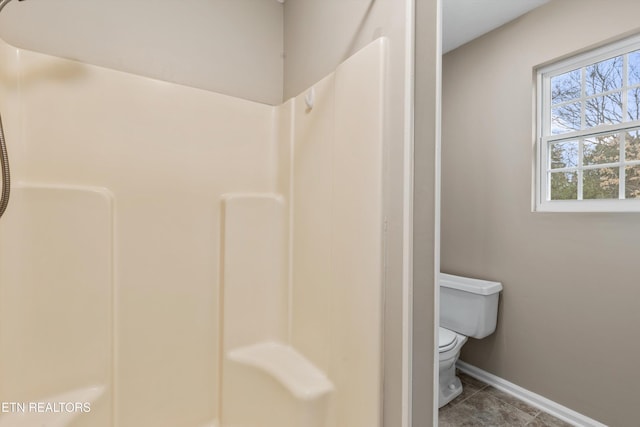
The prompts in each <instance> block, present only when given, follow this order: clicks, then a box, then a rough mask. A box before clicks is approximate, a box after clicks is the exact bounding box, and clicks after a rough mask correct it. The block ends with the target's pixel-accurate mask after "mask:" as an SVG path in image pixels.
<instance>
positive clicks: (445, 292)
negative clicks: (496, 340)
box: [438, 273, 502, 408]
mask: <svg viewBox="0 0 640 427" xmlns="http://www.w3.org/2000/svg"><path fill="white" fill-rule="evenodd" d="M501 290H502V284H500V283H498V282H489V281H486V280H478V279H470V278H468V277H460V276H453V275H451V274H444V273H440V333H439V337H438V339H439V341H438V343H439V352H440V394H439V396H438V407H439V408H441V407H443V406H444V405H446V404H447V403H449V402H450V401H452V400H453V399H455V398H456V397H457V396H458V395H459V394H460V393H462V383H461V382H460V378H458V377H456V361H457V360H458V356H460V349H461V348H462V346H463V345H464V343H465V342H467V337H472V338H484V337H486V336H487V335H491V334H492V333H493V331H495V330H496V321H497V317H498V297H499V294H500V291H501Z"/></svg>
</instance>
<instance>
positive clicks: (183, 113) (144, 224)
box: [0, 38, 388, 427]
mask: <svg viewBox="0 0 640 427" xmlns="http://www.w3.org/2000/svg"><path fill="white" fill-rule="evenodd" d="M387 49H388V47H387V41H386V40H385V39H383V38H381V39H377V40H375V41H374V42H372V43H371V44H369V45H368V46H366V47H365V48H364V49H362V50H361V51H359V52H358V53H356V54H355V55H354V56H353V57H351V58H349V59H348V60H347V61H346V62H344V63H343V64H341V65H339V66H338V68H337V69H336V70H335V72H333V73H331V74H330V75H328V76H327V77H325V78H324V79H322V80H321V81H319V82H317V83H316V84H314V85H313V92H314V94H315V96H314V97H313V98H315V99H314V100H313V101H314V102H313V103H312V104H313V105H311V106H309V105H308V104H307V102H305V98H306V97H307V95H308V94H309V93H311V91H310V90H309V91H305V92H304V93H301V94H300V95H298V96H296V97H295V98H292V99H290V100H289V101H287V102H285V103H284V104H282V105H279V106H271V105H265V104H261V103H256V102H251V101H247V100H243V99H239V98H234V97H230V96H226V95H220V94H217V93H213V92H208V91H203V90H198V89H193V88H189V87H185V86H180V85H177V84H170V83H162V84H158V82H157V81H154V80H152V79H149V78H145V77H140V76H136V75H132V74H127V73H123V72H117V71H113V70H109V69H107V68H101V67H95V66H91V65H87V64H82V63H78V62H74V61H67V60H64V59H60V58H53V57H50V56H46V55H41V54H38V53H35V52H31V51H20V54H19V55H16V49H15V48H12V47H10V46H8V45H6V44H4V43H0V69H2V71H3V73H0V78H2V76H6V75H8V74H10V73H15V74H16V75H19V78H15V79H13V78H9V79H7V82H8V84H9V85H10V84H14V85H15V86H16V87H11V88H10V89H11V90H6V91H5V93H3V96H2V98H0V103H1V105H0V106H1V107H3V108H4V109H5V110H6V109H7V106H9V105H20V109H19V110H18V113H16V114H13V112H12V114H10V115H8V116H6V118H5V119H6V126H7V128H8V129H14V128H19V127H20V126H21V125H23V124H24V123H26V126H28V129H27V130H26V131H25V132H24V134H23V137H22V138H20V139H19V140H14V139H13V138H12V140H11V141H9V143H10V144H11V147H17V149H16V150H15V152H16V153H17V154H19V155H16V157H15V159H13V163H14V165H16V166H17V167H14V186H13V190H12V202H11V208H10V209H8V210H7V211H6V214H5V216H4V217H3V219H2V221H0V293H1V294H2V296H3V298H1V299H0V349H1V350H0V378H2V381H1V382H0V401H21V402H22V401H24V402H30V401H36V402H59V401H71V402H74V401H82V402H88V403H90V405H91V411H90V412H84V413H81V412H75V413H68V414H64V415H63V414H51V413H50V414H42V413H34V414H0V427H6V426H12V427H13V426H16V425H41V424H43V425H50V424H53V423H55V425H59V426H61V427H64V426H67V425H69V426H71V425H73V426H74V427H113V426H114V425H117V426H119V427H133V426H135V427H158V426H177V425H180V426H185V427H213V426H217V427H225V426H231V425H243V426H255V427H342V426H349V427H369V426H373V425H379V423H380V410H379V408H380V407H381V396H382V378H381V372H382V271H381V268H380V262H381V259H382V258H383V256H382V233H383V214H382V206H383V203H382V182H383V179H382V173H383V172H382V171H383V166H382V165H383V153H384V147H383V146H384V144H383V135H384V132H383V125H382V124H383V123H384V122H385V120H384V117H383V114H384V108H382V105H384V94H385V86H384V82H385V67H384V64H385V58H386V55H387ZM29 67H34V68H37V69H39V70H54V71H55V70H59V69H63V70H64V71H65V72H64V73H60V74H58V75H57V77H58V78H55V79H47V78H46V73H38V74H37V75H36V73H29V72H26V71H28V70H29ZM29 79H33V80H29ZM36 79H37V84H32V83H34V82H35V81H36ZM12 82H13V83H12ZM3 90H4V89H3ZM311 98H312V97H308V99H309V100H310V99H311ZM53 100H55V103H56V108H55V109H52V108H50V106H51V103H52V102H53ZM123 101H125V102H123ZM310 107H312V108H310ZM23 115H24V117H28V121H24V120H23V119H24V117H23ZM168 117H170V118H171V120H167V118H168ZM105 123H109V124H110V125H109V126H105ZM176 141H180V143H179V144H176ZM22 144H24V146H23V145H22ZM11 147H10V148H11ZM24 147H28V150H25V149H24ZM186 189H187V190H186ZM158 212H162V215H158ZM45 355H46V356H45ZM294 368H295V369H294ZM158 402H170V404H162V405H160V404H158ZM29 417H31V418H29ZM52 417H57V418H55V419H53V418H52ZM25 423H26V424H25Z"/></svg>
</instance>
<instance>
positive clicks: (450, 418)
mask: <svg viewBox="0 0 640 427" xmlns="http://www.w3.org/2000/svg"><path fill="white" fill-rule="evenodd" d="M458 376H459V377H460V380H462V385H463V387H464V388H463V389H462V394H461V395H460V396H458V397H456V398H455V399H454V400H452V401H451V402H450V403H449V404H448V405H446V406H444V407H442V408H440V412H439V414H438V424H439V426H440V427H467V426H469V427H471V426H473V427H480V426H487V427H488V426H491V427H519V426H527V427H571V424H568V423H566V422H564V421H562V420H559V419H557V418H555V417H553V416H551V415H549V414H547V413H545V412H542V411H540V410H539V409H537V408H534V407H532V406H529V405H528V404H526V403H524V402H522V401H520V400H518V399H516V398H515V397H513V396H511V395H509V394H506V393H504V392H502V391H500V390H498V389H496V388H493V387H491V386H490V385H487V384H485V383H483V382H482V381H479V380H477V379H475V378H473V377H470V376H469V375H466V374H464V373H462V372H458Z"/></svg>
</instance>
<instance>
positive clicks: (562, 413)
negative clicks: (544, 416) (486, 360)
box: [456, 360, 607, 427]
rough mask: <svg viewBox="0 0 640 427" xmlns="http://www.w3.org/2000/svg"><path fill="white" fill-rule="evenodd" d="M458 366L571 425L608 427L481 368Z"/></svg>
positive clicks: (465, 364) (464, 363)
mask: <svg viewBox="0 0 640 427" xmlns="http://www.w3.org/2000/svg"><path fill="white" fill-rule="evenodd" d="M456 366H457V367H458V369H460V370H461V371H462V372H464V373H465V374H468V375H470V376H472V377H474V378H477V379H479V380H480V381H483V382H485V383H487V384H489V385H491V386H493V387H495V388H497V389H498V390H501V391H504V392H505V393H508V394H510V395H512V396H514V397H516V398H518V399H520V400H522V401H523V402H526V403H528V404H529V405H531V406H534V407H536V408H538V409H540V410H542V411H544V412H546V413H548V414H551V415H553V416H554V417H556V418H559V419H561V420H562V421H565V422H567V423H569V424H571V425H574V426H577V427H607V426H606V425H605V424H602V423H601V422H598V421H596V420H594V419H591V418H589V417H587V416H585V415H582V414H580V413H578V412H576V411H574V410H571V409H569V408H567V407H566V406H562V405H560V404H559V403H556V402H554V401H552V400H549V399H547V398H546V397H543V396H540V395H539V394H536V393H534V392H532V391H529V390H526V389H524V388H522V387H520V386H518V385H515V384H513V383H511V382H509V381H507V380H504V379H502V378H500V377H497V376H495V375H493V374H490V373H489V372H487V371H483V370H482V369H480V368H476V367H475V366H473V365H469V364H468V363H466V362H463V361H461V360H458V362H457V364H456Z"/></svg>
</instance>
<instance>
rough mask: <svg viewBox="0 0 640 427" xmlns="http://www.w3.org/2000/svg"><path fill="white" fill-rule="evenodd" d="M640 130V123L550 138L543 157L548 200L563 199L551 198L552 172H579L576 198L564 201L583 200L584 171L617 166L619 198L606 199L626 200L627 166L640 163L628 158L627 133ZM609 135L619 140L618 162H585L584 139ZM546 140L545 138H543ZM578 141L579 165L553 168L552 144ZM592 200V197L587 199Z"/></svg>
mask: <svg viewBox="0 0 640 427" xmlns="http://www.w3.org/2000/svg"><path fill="white" fill-rule="evenodd" d="M634 131H640V124H638V125H636V126H631V127H629V126H625V127H624V129H621V130H617V131H611V130H608V131H601V132H598V133H597V134H595V135H592V134H586V135H583V136H581V137H579V138H575V137H573V138H570V137H568V136H566V135H562V138H548V139H547V140H546V143H545V156H544V157H542V158H546V159H547V160H546V165H545V169H546V170H545V174H544V175H545V181H546V182H545V184H546V185H545V187H546V188H547V192H546V200H545V201H547V202H554V203H555V202H558V201H561V200H553V199H551V174H552V173H572V172H577V174H578V177H577V180H578V182H577V187H578V192H577V193H578V194H577V198H576V199H567V200H562V201H578V200H580V201H582V200H585V199H584V171H585V170H594V169H609V168H617V169H618V198H617V199H605V200H625V199H626V193H625V186H626V168H627V167H628V166H638V165H640V160H629V161H627V160H626V150H625V145H626V144H625V142H626V134H627V132H634ZM607 135H612V136H613V135H615V137H616V139H617V140H618V146H619V157H618V159H619V161H617V162H607V163H596V164H591V165H585V164H584V141H585V139H587V138H589V137H598V136H607ZM543 140H544V138H543ZM571 141H577V142H578V166H569V167H563V168H552V167H551V165H552V164H551V149H550V147H551V145H553V144H558V143H562V142H571ZM587 200H592V199H587Z"/></svg>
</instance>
